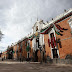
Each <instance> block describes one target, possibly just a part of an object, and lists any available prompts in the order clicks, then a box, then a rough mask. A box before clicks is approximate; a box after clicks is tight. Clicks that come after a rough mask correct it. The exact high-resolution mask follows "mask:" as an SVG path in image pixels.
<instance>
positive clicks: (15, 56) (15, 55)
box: [13, 44, 17, 59]
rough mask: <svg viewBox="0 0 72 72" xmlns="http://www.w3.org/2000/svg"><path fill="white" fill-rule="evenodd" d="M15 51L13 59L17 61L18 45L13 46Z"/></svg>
mask: <svg viewBox="0 0 72 72" xmlns="http://www.w3.org/2000/svg"><path fill="white" fill-rule="evenodd" d="M14 48H15V49H14ZM13 51H14V54H13V57H14V59H16V58H17V53H16V51H17V44H16V45H14V46H13Z"/></svg>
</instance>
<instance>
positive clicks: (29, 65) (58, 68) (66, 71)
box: [0, 61, 72, 72]
mask: <svg viewBox="0 0 72 72" xmlns="http://www.w3.org/2000/svg"><path fill="white" fill-rule="evenodd" d="M0 72H72V65H66V64H56V65H50V64H45V63H43V64H40V63H39V62H11V61H10V62H8V61H1V62H0Z"/></svg>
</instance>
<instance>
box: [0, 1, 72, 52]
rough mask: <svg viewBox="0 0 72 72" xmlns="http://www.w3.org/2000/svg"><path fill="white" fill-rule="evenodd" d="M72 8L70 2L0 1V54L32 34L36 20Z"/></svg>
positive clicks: (51, 16) (49, 17)
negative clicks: (0, 32)
mask: <svg viewBox="0 0 72 72" xmlns="http://www.w3.org/2000/svg"><path fill="white" fill-rule="evenodd" d="M70 8H72V0H0V30H1V31H2V33H3V34H4V36H3V38H2V40H1V41H0V52H1V51H5V50H6V49H7V46H8V45H11V44H12V43H15V42H17V41H18V40H20V39H21V38H24V37H25V36H27V35H28V34H30V32H32V26H33V25H34V23H35V22H36V21H37V18H38V20H41V19H42V20H44V22H46V21H50V20H51V19H52V18H54V17H56V16H57V15H59V14H61V13H63V12H64V9H66V10H68V9H70Z"/></svg>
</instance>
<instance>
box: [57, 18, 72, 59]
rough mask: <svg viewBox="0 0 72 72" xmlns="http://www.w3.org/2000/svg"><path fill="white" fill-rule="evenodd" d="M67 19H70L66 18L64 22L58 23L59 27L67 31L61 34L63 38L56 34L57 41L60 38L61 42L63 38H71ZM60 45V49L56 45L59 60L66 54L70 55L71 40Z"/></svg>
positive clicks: (71, 51)
mask: <svg viewBox="0 0 72 72" xmlns="http://www.w3.org/2000/svg"><path fill="white" fill-rule="evenodd" d="M69 19H70V18H67V19H65V20H63V21H61V22H59V23H58V25H60V26H61V27H62V28H65V29H68V30H66V31H64V32H63V33H62V34H63V36H60V35H57V34H56V38H57V39H58V38H60V40H63V39H65V38H69V37H71V33H70V32H71V29H70V26H69V24H68V20H69ZM61 45H62V48H60V47H59V45H58V49H59V55H60V58H65V56H66V55H67V54H71V53H72V38H71V39H67V40H63V41H61Z"/></svg>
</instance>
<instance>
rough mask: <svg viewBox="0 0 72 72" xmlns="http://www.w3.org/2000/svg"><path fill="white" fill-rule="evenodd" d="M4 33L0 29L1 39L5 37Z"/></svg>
mask: <svg viewBox="0 0 72 72" xmlns="http://www.w3.org/2000/svg"><path fill="white" fill-rule="evenodd" d="M3 35H4V34H3V33H2V31H1V30H0V41H1V39H2V38H3Z"/></svg>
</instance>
